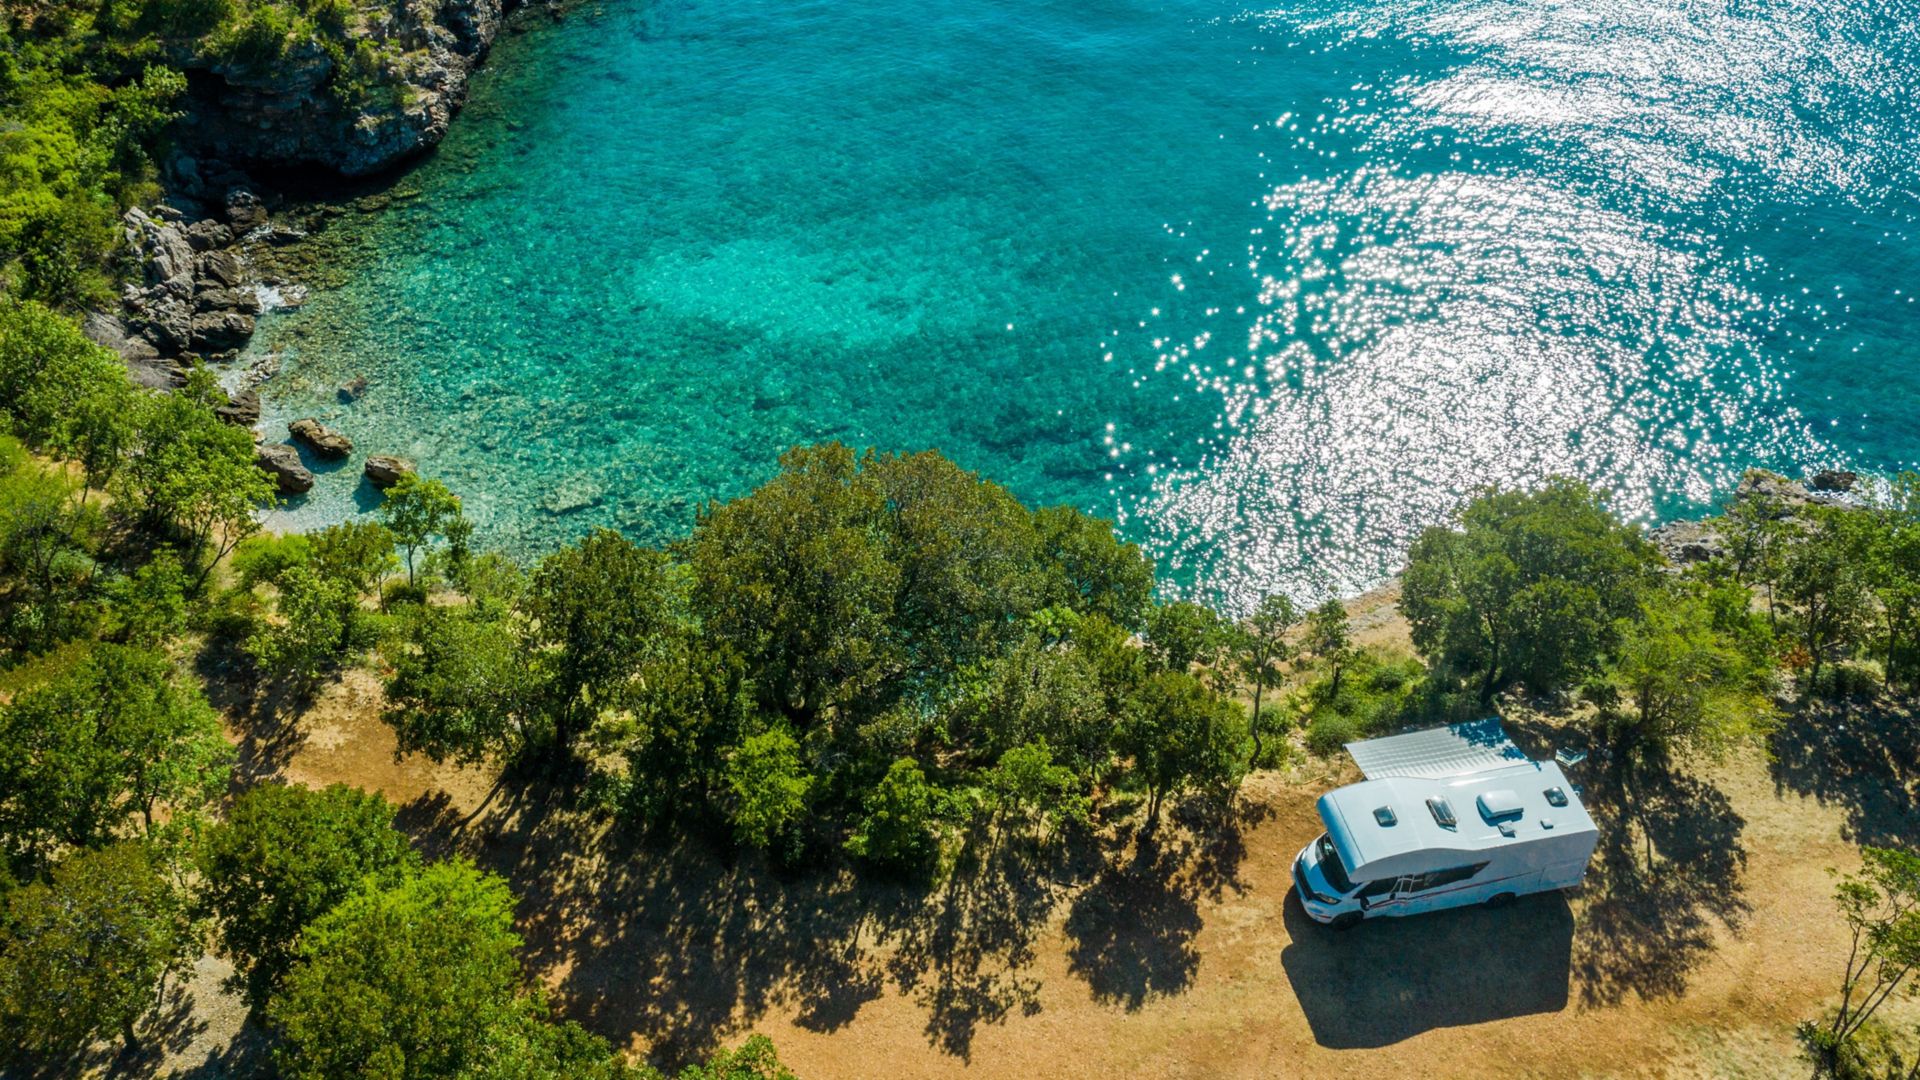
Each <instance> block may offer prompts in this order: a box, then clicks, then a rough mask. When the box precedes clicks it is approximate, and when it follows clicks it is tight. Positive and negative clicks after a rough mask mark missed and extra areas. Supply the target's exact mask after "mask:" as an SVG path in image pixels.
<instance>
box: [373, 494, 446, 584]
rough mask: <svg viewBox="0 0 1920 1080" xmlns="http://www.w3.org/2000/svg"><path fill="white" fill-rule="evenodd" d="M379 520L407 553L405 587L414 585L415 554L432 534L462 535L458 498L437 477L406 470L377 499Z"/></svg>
mask: <svg viewBox="0 0 1920 1080" xmlns="http://www.w3.org/2000/svg"><path fill="white" fill-rule="evenodd" d="M379 514H380V521H381V524H383V525H384V526H386V528H387V530H388V531H389V532H390V533H392V535H393V540H394V542H395V543H397V544H398V545H400V550H401V552H403V553H404V554H405V556H406V563H407V587H408V588H410V589H411V588H415V587H417V584H418V583H417V581H416V580H415V577H414V556H415V555H416V554H417V553H418V552H419V551H421V550H422V549H423V548H425V547H426V546H427V545H428V544H430V543H432V542H433V538H434V537H436V536H438V537H447V536H465V535H466V533H467V530H466V529H465V527H464V525H463V524H462V523H463V522H465V520H466V518H465V516H464V515H463V514H462V513H461V508H460V498H459V496H457V495H455V494H454V493H453V492H451V491H448V490H447V486H446V485H445V484H442V483H441V482H440V481H438V480H429V479H426V478H425V477H421V476H418V475H416V474H414V473H406V474H403V475H402V476H401V477H400V481H399V482H398V483H396V484H394V485H393V486H392V487H390V488H388V489H387V494H386V498H384V499H382V500H381V502H380V509H379Z"/></svg>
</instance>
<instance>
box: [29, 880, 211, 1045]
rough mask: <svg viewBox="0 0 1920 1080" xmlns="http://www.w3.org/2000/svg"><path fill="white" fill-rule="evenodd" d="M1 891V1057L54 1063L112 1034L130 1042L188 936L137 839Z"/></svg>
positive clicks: (172, 895)
mask: <svg viewBox="0 0 1920 1080" xmlns="http://www.w3.org/2000/svg"><path fill="white" fill-rule="evenodd" d="M5 901H6V920H5V928H6V933H5V934H4V936H0V1064H4V1063H5V1062H6V1061H7V1059H8V1058H9V1057H10V1056H14V1055H21V1056H27V1055H31V1056H33V1057H38V1058H40V1059H42V1060H49V1059H50V1060H51V1061H53V1062H55V1063H58V1062H61V1061H64V1060H67V1059H70V1058H72V1057H73V1056H74V1055H75V1054H78V1053H79V1052H80V1051H82V1050H84V1049H86V1047H87V1046H88V1045H89V1044H91V1043H92V1042H94V1041H95V1040H97V1039H100V1038H102V1037H105V1036H109V1035H116V1034H117V1035H119V1036H120V1037H121V1038H123V1039H124V1040H125V1041H126V1043H127V1045H128V1046H133V1045H135V1044H136V1043H137V1042H138V1038H137V1035H136V1033H135V1024H136V1023H138V1021H139V1020H140V1018H141V1017H142V1016H144V1015H146V1013H147V1012H148V1011H149V1010H151V1009H152V1008H153V1007H154V1005H155V1004H157V1003H158V1000H159V996H160V991H161V987H162V980H163V978H164V977H165V976H166V975H167V974H169V973H170V972H173V971H177V970H178V969H180V968H181V967H182V966H183V964H184V962H185V959H186V956H187V953H188V949H189V947H190V946H191V945H192V936H191V935H190V934H189V932H188V931H189V925H190V924H189V923H188V920H187V919H186V917H185V914H184V910H183V907H182V905H181V902H180V897H179V894H178V892H177V890H176V889H175V888H174V886H173V884H172V883H171V882H170V881H169V880H168V878H167V876H166V875H165V874H164V873H163V872H162V870H161V868H159V867H157V866H156V865H155V864H154V861H153V859H152V856H151V855H150V854H149V853H148V851H147V849H146V847H145V846H144V845H142V844H138V843H124V844H117V845H115V846H113V847H109V848H105V849H102V850H99V851H88V852H82V853H80V854H78V855H75V856H73V857H72V858H70V859H68V860H66V861H65V862H63V863H61V864H60V865H59V866H57V867H55V868H54V870H53V875H52V879H51V880H50V881H48V882H45V883H35V884H32V885H28V886H26V887H24V888H21V889H17V890H15V891H14V892H12V893H11V894H9V895H7V896H6V897H5Z"/></svg>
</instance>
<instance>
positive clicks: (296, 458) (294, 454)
mask: <svg viewBox="0 0 1920 1080" xmlns="http://www.w3.org/2000/svg"><path fill="white" fill-rule="evenodd" d="M253 461H254V464H256V465H258V466H260V468H261V470H263V471H264V472H265V473H266V474H267V475H268V476H271V477H273V479H274V482H275V483H277V484H279V485H280V491H281V493H282V494H287V495H297V494H299V493H300V492H302V491H309V490H311V489H312V488H313V473H312V472H311V471H309V470H308V469H307V467H306V465H304V464H302V463H301V461H300V451H298V450H295V449H294V448H293V447H291V446H288V445H287V444H286V443H263V444H261V445H259V446H256V447H254V448H253Z"/></svg>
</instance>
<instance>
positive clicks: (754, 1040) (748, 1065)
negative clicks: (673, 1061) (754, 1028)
mask: <svg viewBox="0 0 1920 1080" xmlns="http://www.w3.org/2000/svg"><path fill="white" fill-rule="evenodd" d="M679 1080H799V1077H797V1076H795V1075H794V1074H793V1073H792V1072H791V1071H789V1070H788V1069H787V1067H786V1066H785V1065H782V1064H780V1057H779V1055H777V1054H775V1053H774V1052H773V1040H771V1039H769V1038H767V1037H766V1036H765V1035H754V1036H751V1037H750V1038H748V1039H747V1041H746V1042H744V1043H741V1044H740V1046H739V1048H738V1049H734V1050H722V1051H719V1052H718V1053H716V1054H714V1055H713V1057H711V1058H709V1059H707V1062H706V1064H704V1065H689V1066H687V1067H686V1068H685V1069H683V1070H681V1073H680V1076H679Z"/></svg>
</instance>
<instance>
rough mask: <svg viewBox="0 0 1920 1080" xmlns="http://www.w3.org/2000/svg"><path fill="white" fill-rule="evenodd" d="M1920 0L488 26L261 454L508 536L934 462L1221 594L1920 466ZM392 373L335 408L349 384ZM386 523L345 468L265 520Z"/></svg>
mask: <svg viewBox="0 0 1920 1080" xmlns="http://www.w3.org/2000/svg"><path fill="white" fill-rule="evenodd" d="M1916 24H1920V5H1917V4H1916V3H1914V2H1911V0H1893V2H1889V3H1880V4H1874V5H1868V4H1835V3H1818V4H1816V3H1811V2H1793V0H1735V2H1718V3H1709V2H1688V0H1392V2H1376V0H1319V2H1302V3H1293V4H1287V5H1284V6H1278V7H1246V6H1242V5H1239V4H1236V3H1231V2H1225V0H1160V2H1153V3H1148V2H1143V0H1072V2H1066V0H1025V2H1021V3H1012V2H1008V0H947V2H944V3H936V4H927V3H918V2H911V3H910V2H906V0H781V2H779V3H767V2H761V0H726V2H718V0H654V2H648V0H608V2H605V3H602V4H599V5H597V6H588V7H584V8H581V9H577V10H576V12H575V13H574V14H573V15H571V16H570V17H569V18H568V19H566V20H565V21H564V22H563V23H561V24H559V25H556V26H552V27H543V28H541V29H538V30H537V31H535V32H533V33H529V34H526V35H523V36H520V37H509V38H505V39H503V41H502V42H501V44H500V46H499V48H498V49H497V50H496V53H495V58H494V62H493V63H492V65H491V66H490V67H489V68H488V69H487V70H486V72H485V73H484V74H483V75H482V76H481V77H480V78H479V79H478V81H477V83H476V85H475V89H474V97H473V101H472V103H471V106H470V108H469V110H468V112H467V113H466V114H464V115H463V116H462V118H461V119H460V120H459V121H458V122H457V123H456V124H455V126H454V130H453V132H452V134H451V135H450V136H449V138H448V140H447V142H446V144H445V145H444V146H443V147H442V149H441V151H440V152H439V153H437V154H436V155H435V156H433V157H432V158H430V159H429V160H427V161H426V162H424V163H423V164H421V165H420V166H419V167H418V168H417V169H416V170H414V171H413V172H412V173H411V174H410V175H408V176H406V177H404V178H402V179H401V180H400V181H399V183H398V186H397V190H398V192H399V194H400V195H401V196H402V197H401V198H399V199H396V200H395V202H394V205H393V207H392V208H391V209H389V210H387V211H385V212H383V213H380V214H377V215H369V216H365V217H361V218H358V219H355V220H353V221H351V222H349V223H347V224H345V225H342V226H340V227H342V228H348V229H354V230H359V231H360V232H361V233H363V235H360V236H358V237H357V238H356V239H357V240H358V241H359V242H360V244H361V247H362V249H363V250H364V252H365V253H366V256H365V258H364V259H362V260H361V261H360V262H359V263H357V264H356V266H355V270H354V272H353V274H352V275H351V277H350V279H349V280H348V282H347V283H346V284H345V285H343V286H341V287H339V288H337V289H332V290H328V291H324V292H319V293H316V294H315V295H313V296H312V297H311V298H310V301H309V302H308V303H307V304H306V305H305V306H304V307H303V308H301V309H299V310H297V311H293V312H288V313H284V314H280V315H276V316H274V317H271V318H269V319H268V320H266V321H265V323H264V325H263V330H262V333H261V334H260V335H259V336H258V337H257V339H256V341H255V344H254V346H253V350H254V352H256V353H260V352H277V353H280V354H281V356H282V359H283V370H282V373H281V374H280V375H279V376H278V377H277V378H275V379H274V380H273V381H272V382H270V383H269V384H268V388H269V389H268V402H269V423H270V425H273V426H272V427H271V428H270V430H273V431H276V432H279V431H283V430H284V428H283V426H282V425H284V422H285V421H286V420H287V419H289V418H292V417H294V416H298V415H320V416H323V417H327V418H328V420H329V422H330V423H332V424H334V425H335V426H337V427H339V428H341V429H342V430H344V431H346V432H347V433H349V434H350V435H351V436H352V437H353V438H354V439H355V440H356V441H357V442H358V443H359V444H360V446H361V448H362V450H364V451H370V452H394V453H400V454H404V455H407V456H410V457H413V458H415V459H416V460H418V461H419V462H420V463H421V466H422V468H423V470H424V471H426V472H427V473H429V474H432V475H436V476H439V477H442V478H443V479H445V480H446V481H447V482H448V483H449V484H451V485H452V486H453V487H454V488H455V489H456V490H457V491H459V492H461V493H462V494H463V495H464V496H465V497H466V499H467V503H468V506H469V509H470V511H471V512H472V514H473V515H474V516H475V517H476V519H477V520H478V521H479V523H480V525H481V529H482V534H483V536H484V537H485V538H487V539H489V540H490V541H492V542H493V543H495V544H498V545H501V546H505V547H507V548H510V549H512V550H514V551H517V552H519V553H522V554H526V555H533V554H537V553H538V552H539V551H541V550H543V549H545V548H548V547H551V546H553V545H555V544H557V543H560V542H562V541H564V540H566V539H569V538H571V537H573V536H576V535H578V534H580V533H582V532H584V531H585V530H587V529H589V528H591V527H594V526H600V525H611V526H615V527H618V528H621V529H624V530H627V531H628V532H630V533H632V534H634V535H636V536H637V537H640V538H644V539H648V540H660V539H665V538H668V537H672V536H675V535H678V534H680V533H682V532H684V531H685V530H686V529H687V528H688V527H689V525H690V524H691V522H692V518H693V514H694V511H695V508H696V507H697V506H698V505H700V504H701V502H702V501H704V500H705V499H708V498H711V497H726V496H731V495H736V494H739V493H741V492H743V491H745V490H747V489H749V488H750V487H752V486H753V485H754V484H756V483H757V482H759V481H761V480H764V479H765V478H766V477H767V476H769V475H770V474H771V472H772V471H773V469H774V468H775V464H774V459H775V456H776V455H777V454H778V452H779V451H780V450H781V449H782V448H784V447H786V446H788V445H790V444H793V443H797V442H809V441H817V440H825V439H839V440H842V441H845V442H848V443H851V444H856V445H863V446H864V445H873V446H878V447H881V448H890V449H917V448H922V447H938V448H940V449H942V450H944V451H945V452H947V453H948V454H949V455H951V456H952V457H954V458H955V459H957V460H958V461H959V462H961V463H962V464H964V465H965V466H967V467H969V468H972V469H977V470H979V471H980V472H982V473H984V474H986V475H987V476H989V477H991V478H993V479H996V480H999V481H1001V482H1003V483H1005V484H1007V485H1008V486H1009V487H1011V488H1012V489H1013V490H1014V491H1015V492H1016V493H1017V494H1018V495H1020V496H1021V497H1022V498H1024V499H1026V500H1029V501H1031V502H1036V503H1039V502H1069V503H1073V504H1076V505H1078V506H1081V507H1083V508H1085V509H1087V510H1090V511H1094V512H1096V513H1100V514H1103V515H1110V516H1113V517H1115V518H1116V519H1117V520H1118V521H1119V522H1120V524H1121V527H1122V529H1123V530H1124V531H1125V532H1126V533H1127V534H1128V535H1129V536H1131V537H1134V538H1136V539H1139V540H1141V541H1143V542H1144V543H1146V544H1147V545H1148V546H1149V547H1150V549H1151V550H1152V551H1153V553H1154V554H1155V555H1156V556H1157V557H1158V558H1159V559H1160V560H1161V563H1162V565H1163V568H1165V569H1166V571H1167V572H1168V573H1169V574H1170V575H1171V577H1172V578H1173V580H1174V581H1175V582H1176V583H1178V586H1179V587H1182V588H1186V589H1189V590H1192V591H1193V592H1195V593H1197V594H1200V595H1204V596H1207V597H1210V598H1213V599H1216V600H1222V601H1224V602H1226V603H1227V604H1229V605H1237V604H1243V603H1245V602H1246V601H1247V600H1248V598H1250V597H1252V596H1254V595H1256V594H1257V593H1259V592H1261V591H1264V590H1271V589H1287V590H1290V591H1293V592H1295V593H1297V594H1302V595H1306V594H1314V595H1317V594H1324V593H1328V592H1335V591H1351V590H1353V589H1356V588H1359V587H1361V586H1364V585H1365V584H1367V583H1369V582H1371V581H1373V580H1375V579H1377V578H1378V577H1379V576H1381V575H1382V574H1384V573H1386V572H1389V571H1390V570H1391V569H1393V567H1394V565H1395V562H1396V559H1397V556H1398V553H1399V552H1400V551H1401V550H1402V549H1403V548H1404V545H1405V543H1406V541H1407V540H1408V539H1409V538H1410V536H1411V535H1412V534H1413V533H1414V532H1415V531H1416V530H1418V529H1419V528H1420V527H1422V526H1424V525H1426V524H1429V523H1431V522H1434V521H1436V520H1439V519H1441V518H1443V517H1444V516H1445V514H1446V513H1447V512H1448V511H1449V509H1451V508H1452V507H1453V506H1455V505H1457V503H1458V502H1459V500H1460V499H1461V498H1462V497H1463V495H1464V494H1465V493H1467V492H1468V491H1470V490H1472V489H1473V488H1474V487H1476V486H1478V485H1483V484H1488V483H1502V484H1526V483H1530V482H1535V481H1537V480H1539V479H1540V478H1541V477H1543V476H1546V475H1548V474H1551V473H1574V474H1578V475H1580V476H1582V477H1585V478H1588V479H1590V480H1592V481H1593V482H1595V483H1597V484H1601V485H1604V486H1606V487H1608V488H1610V489H1612V490H1613V491H1614V493H1615V500H1616V503H1617V504H1618V505H1619V507H1620V508H1622V509H1623V510H1625V511H1626V512H1628V513H1630V514H1632V515H1635V516H1638V517H1642V518H1645V519H1649V520H1651V519H1653V518H1657V517H1660V516H1664V515H1672V514H1677V513H1682V512H1686V511H1689V510H1694V509H1698V508H1699V507H1701V506H1702V505H1704V504H1708V503H1711V502H1712V501H1713V500H1714V499H1715V498H1716V497H1717V496H1719V495H1721V494H1724V493H1725V492H1726V491H1727V490H1728V489H1729V488H1730V486H1731V485H1732V483H1733V482H1734V481H1735V480H1736V479H1737V478H1738V475H1739V472H1740V470H1741V469H1743V468H1744V467H1746V466H1748V465H1753V464H1760V465H1765V466H1770V467H1774V468H1778V469H1781V470H1783V471H1788V472H1792V473H1799V472H1801V471H1802V470H1803V469H1804V468H1807V467H1811V466H1825V465H1848V466H1851V467H1855V468H1858V469H1861V470H1863V471H1870V472H1882V471H1887V470H1892V469H1896V468H1901V467H1907V466H1911V465H1913V464H1914V463H1915V461H1916V459H1920V304H1916V303H1915V294H1916V293H1920V244H1917V243H1916V231H1917V228H1920V227H1917V226H1916V212H1917V211H1920V194H1917V193H1916V187H1917V186H1920V108H1916V103H1920V32H1916V30H1915V26H1916ZM356 377H364V378H365V379H367V380H368V390H367V392H366V393H365V394H364V396H362V397H361V398H360V399H359V400H358V401H356V402H353V403H351V404H342V403H340V402H339V401H337V400H336V397H335V389H336V387H338V386H339V385H340V384H342V383H344V382H347V381H348V380H350V379H353V378H356ZM370 504H371V493H370V492H369V491H368V490H367V489H365V488H364V487H362V486H359V476H358V461H357V459H356V461H355V463H354V465H353V466H352V467H350V468H347V469H343V470H340V471H337V472H334V473H330V474H328V475H326V476H323V477H322V480H321V483H320V485H319V486H318V487H317V488H316V489H315V491H314V492H313V493H312V494H311V495H310V496H308V497H307V498H306V499H305V500H303V502H302V503H301V504H299V505H297V506H295V507H293V508H291V509H290V510H289V511H288V512H287V514H286V515H285V520H284V521H283V522H282V524H288V523H291V524H301V523H314V522H320V521H326V520H333V519H337V518H339V517H340V516H342V515H344V514H348V513H352V512H356V511H358V510H362V509H364V508H365V507H366V506H368V505H370Z"/></svg>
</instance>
